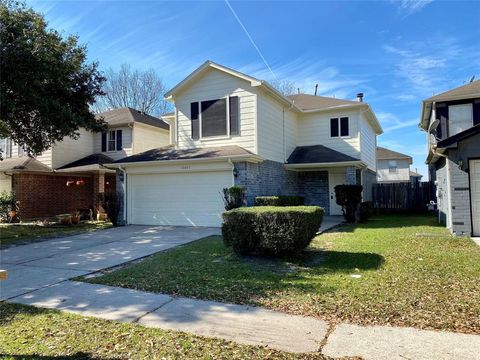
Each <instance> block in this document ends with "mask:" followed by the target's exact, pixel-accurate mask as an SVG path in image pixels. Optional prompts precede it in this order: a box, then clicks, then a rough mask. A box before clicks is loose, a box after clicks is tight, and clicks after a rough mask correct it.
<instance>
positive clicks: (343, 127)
mask: <svg viewBox="0 0 480 360" xmlns="http://www.w3.org/2000/svg"><path fill="white" fill-rule="evenodd" d="M340 136H348V117H342V118H340Z"/></svg>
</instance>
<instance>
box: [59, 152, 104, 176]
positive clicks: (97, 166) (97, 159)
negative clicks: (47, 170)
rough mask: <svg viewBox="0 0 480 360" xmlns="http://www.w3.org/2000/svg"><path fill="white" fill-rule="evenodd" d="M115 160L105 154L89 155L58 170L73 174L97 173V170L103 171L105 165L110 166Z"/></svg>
mask: <svg viewBox="0 0 480 360" xmlns="http://www.w3.org/2000/svg"><path fill="white" fill-rule="evenodd" d="M113 161H114V160H113V159H112V158H111V157H109V156H107V155H104V154H92V155H88V156H86V157H84V158H81V159H79V160H76V161H74V162H71V163H69V164H67V165H63V166H61V167H59V168H58V169H56V171H59V172H66V171H69V172H72V171H95V170H102V169H103V166H102V165H103V164H108V163H111V162H113Z"/></svg>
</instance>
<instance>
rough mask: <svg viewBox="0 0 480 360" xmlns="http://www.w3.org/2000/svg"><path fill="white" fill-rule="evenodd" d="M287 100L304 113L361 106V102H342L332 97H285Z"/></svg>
mask: <svg viewBox="0 0 480 360" xmlns="http://www.w3.org/2000/svg"><path fill="white" fill-rule="evenodd" d="M287 98H288V99H290V100H292V101H293V102H294V104H295V105H297V106H298V107H299V108H300V109H302V110H304V111H308V110H320V109H328V108H332V107H338V106H349V105H350V106H352V105H359V104H362V103H361V102H358V101H351V100H343V99H336V98H332V97H326V96H315V95H309V94H297V95H289V96H287ZM363 104H365V103H363Z"/></svg>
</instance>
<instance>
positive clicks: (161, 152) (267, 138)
mask: <svg viewBox="0 0 480 360" xmlns="http://www.w3.org/2000/svg"><path fill="white" fill-rule="evenodd" d="M165 97H166V99H167V100H170V101H172V102H173V103H174V105H175V112H174V114H172V115H170V116H169V117H168V119H167V120H168V121H169V122H170V129H171V132H170V134H171V139H172V145H171V146H168V147H163V148H158V149H153V150H150V151H146V152H143V153H140V154H136V155H133V156H129V157H126V158H124V159H121V160H119V161H117V162H116V163H114V164H112V165H111V166H113V167H116V168H117V169H118V172H117V173H118V174H119V176H118V177H117V179H118V180H119V181H117V189H118V193H119V194H120V198H121V199H122V210H121V217H122V218H123V220H124V222H125V223H126V224H172V225H193V226H207V225H208V226H219V225H220V224H221V213H222V212H223V201H222V197H221V192H222V188H225V187H230V186H232V185H241V186H244V187H245V189H246V193H247V201H248V204H253V201H254V198H255V197H256V196H259V195H302V196H304V197H305V200H306V203H307V204H316V205H320V206H322V207H324V208H325V210H326V213H327V214H332V215H339V214H341V209H340V207H339V206H338V205H337V204H336V201H335V194H334V187H335V186H336V185H338V184H362V185H364V189H365V190H364V198H365V199H369V198H370V192H371V184H372V183H374V182H375V181H376V155H375V154H376V138H377V135H378V134H381V133H382V129H381V126H380V124H379V122H378V121H377V118H376V117H375V114H374V113H373V111H372V109H371V108H370V106H369V105H368V104H367V103H364V102H363V101H362V97H363V94H359V95H358V99H357V100H356V101H349V100H341V99H335V98H327V97H321V96H312V95H305V94H298V95H294V96H289V97H285V96H283V95H282V94H280V93H279V92H278V91H277V90H275V89H274V88H273V87H272V86H271V85H269V84H268V83H267V82H265V81H262V80H259V79H256V78H254V77H252V76H249V75H246V74H243V73H240V72H238V71H235V70H232V69H230V68H227V67H225V66H221V65H218V64H215V63H213V62H211V61H207V62H205V63H204V64H203V65H201V66H200V67H199V68H197V69H196V70H195V71H194V72H192V73H191V74H190V75H188V76H187V77H186V78H185V79H184V80H183V81H181V82H180V83H179V84H177V85H176V86H175V87H174V88H173V89H171V90H170V91H169V92H168V93H167V94H166V95H165ZM109 166H110V165H109Z"/></svg>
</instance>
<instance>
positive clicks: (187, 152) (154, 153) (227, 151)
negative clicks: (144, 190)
mask: <svg viewBox="0 0 480 360" xmlns="http://www.w3.org/2000/svg"><path fill="white" fill-rule="evenodd" d="M240 155H245V156H248V155H254V154H253V153H252V152H250V151H248V150H245V149H244V148H242V147H240V146H237V145H230V146H219V147H208V148H190V149H175V147H174V146H173V145H169V146H164V147H161V148H156V149H152V150H148V151H145V152H143V153H139V154H135V155H132V156H128V157H126V158H123V159H120V160H117V161H115V163H133V162H143V161H167V160H188V159H201V158H216V157H228V156H240Z"/></svg>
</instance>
